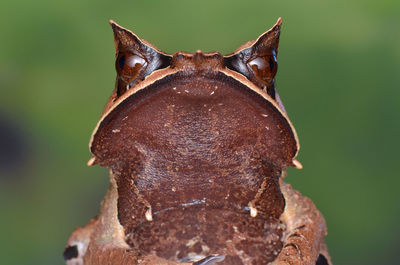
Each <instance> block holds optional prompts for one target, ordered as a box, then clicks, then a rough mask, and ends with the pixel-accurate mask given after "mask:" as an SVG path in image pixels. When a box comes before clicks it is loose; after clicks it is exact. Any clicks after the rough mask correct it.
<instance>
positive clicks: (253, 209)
mask: <svg viewBox="0 0 400 265" xmlns="http://www.w3.org/2000/svg"><path fill="white" fill-rule="evenodd" d="M249 208H250V216H251V217H253V218H254V217H256V216H257V209H256V208H254V207H253V206H250V207H249Z"/></svg>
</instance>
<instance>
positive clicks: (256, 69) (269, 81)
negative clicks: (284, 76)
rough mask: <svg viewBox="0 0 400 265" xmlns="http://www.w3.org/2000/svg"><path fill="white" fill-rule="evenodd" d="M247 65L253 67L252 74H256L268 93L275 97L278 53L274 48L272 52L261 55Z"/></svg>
mask: <svg viewBox="0 0 400 265" xmlns="http://www.w3.org/2000/svg"><path fill="white" fill-rule="evenodd" d="M247 67H248V68H250V69H251V74H252V75H254V76H255V77H256V78H257V79H258V81H260V83H261V84H262V86H263V87H265V89H266V90H267V93H268V94H269V95H270V96H271V97H272V98H275V80H274V78H275V75H276V72H277V70H278V63H277V59H276V53H275V51H274V50H273V52H272V54H270V55H266V56H259V57H256V58H254V59H251V60H249V61H248V62H247Z"/></svg>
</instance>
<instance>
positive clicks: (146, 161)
mask: <svg viewBox="0 0 400 265" xmlns="http://www.w3.org/2000/svg"><path fill="white" fill-rule="evenodd" d="M280 26H281V21H280V20H278V22H277V24H276V25H275V26H274V27H273V28H272V29H271V30H269V31H268V32H266V33H264V34H263V35H262V36H260V37H259V38H258V39H257V40H256V41H254V42H249V43H247V44H245V45H243V46H242V47H241V48H239V49H238V50H236V51H235V53H233V54H230V55H227V56H222V55H221V54H219V53H218V52H213V53H206V54H204V53H202V52H200V51H198V52H196V53H194V54H191V53H185V52H177V53H175V54H173V55H167V54H165V53H163V52H161V51H159V50H158V49H156V48H155V47H154V46H152V45H151V44H149V43H147V42H146V41H142V40H140V39H139V38H138V37H137V36H136V35H134V34H133V33H131V32H130V31H128V30H126V29H123V28H121V27H119V26H118V25H116V24H115V23H113V22H112V27H113V30H114V36H115V43H116V52H117V62H116V67H117V72H118V74H121V75H122V76H123V77H121V76H120V75H118V77H117V82H116V88H115V90H114V92H113V94H112V96H111V98H110V100H109V102H108V103H107V105H106V107H105V110H104V112H103V115H102V117H101V119H100V121H99V123H98V125H97V127H96V129H95V131H94V134H93V136H92V139H91V143H90V148H91V152H92V153H93V155H94V157H93V158H92V159H91V160H90V162H89V163H90V164H91V165H92V164H100V165H101V166H104V167H107V168H109V169H110V188H109V190H108V192H107V194H106V197H105V199H104V201H103V204H102V209H101V213H100V215H99V216H98V217H96V218H95V219H93V220H92V221H91V222H90V223H89V224H88V225H87V226H86V227H84V228H78V229H76V230H75V231H74V233H73V234H72V235H71V237H70V239H69V241H68V244H67V246H78V250H79V251H78V253H79V255H78V256H77V257H73V258H71V259H69V260H67V264H68V265H73V264H74V265H79V264H87V265H90V264H196V265H211V264H214V261H218V264H231V265H235V264H237V265H241V264H252V265H257V264H275V265H278V264H279V265H283V264H295V265H300V264H309V265H311V264H312V265H315V264H316V265H322V264H331V262H330V257H329V254H328V252H327V249H326V245H325V243H324V236H325V235H326V225H325V221H324V218H323V217H322V215H321V214H320V212H319V211H318V210H317V209H316V207H315V206H314V204H313V203H312V201H311V200H310V199H308V198H305V197H303V196H301V195H300V193H298V192H297V191H294V190H293V189H292V188H291V187H290V185H288V184H285V183H284V182H283V180H282V179H283V177H282V176H283V175H284V170H285V169H286V168H287V167H289V166H297V165H298V162H297V161H296V160H295V157H296V155H297V152H298V149H299V145H298V140H297V135H296V132H295V130H294V128H293V126H292V125H291V123H290V121H289V118H288V117H287V115H286V112H285V110H284V108H283V105H282V103H281V102H280V100H279V96H278V94H277V93H276V90H275V73H276V69H277V65H276V55H277V51H278V41H279V34H280ZM132 56H133V57H132ZM135 56H136V57H135ZM137 56H139V57H140V58H141V59H140V60H139V61H140V65H138V64H136V65H135V66H133V65H132V66H131V67H134V68H126V67H129V66H127V65H128V63H129V62H128V63H126V62H127V61H128V60H129V58H138V57H137ZM130 73H131V74H132V78H131V79H129V74H130ZM127 80H129V81H127ZM255 211H256V214H255ZM210 255H215V257H217V255H224V256H223V260H222V261H221V259H222V258H213V257H212V256H210ZM321 255H322V256H321ZM206 257H208V258H206ZM317 260H318V261H317Z"/></svg>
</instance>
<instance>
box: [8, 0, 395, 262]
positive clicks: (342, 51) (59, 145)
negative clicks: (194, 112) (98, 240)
mask: <svg viewBox="0 0 400 265" xmlns="http://www.w3.org/2000/svg"><path fill="white" fill-rule="evenodd" d="M279 16H281V17H282V18H283V29H282V35H281V45H280V48H279V56H278V58H279V72H278V76H277V85H278V90H279V93H280V95H281V98H282V100H283V102H284V104H285V106H286V109H287V111H288V113H289V116H290V118H291V120H292V122H293V123H294V125H295V127H296V129H297V131H298V134H299V137H300V143H301V146H302V148H301V150H300V153H299V156H298V159H299V160H300V161H301V162H302V163H303V165H304V169H303V170H301V171H299V170H295V169H289V170H288V171H289V172H288V177H287V179H286V180H287V181H288V182H290V183H292V184H293V185H294V187H295V188H296V189H298V190H300V191H301V192H302V193H303V194H305V195H307V196H309V197H311V198H312V199H313V201H314V202H315V203H316V205H317V206H318V208H319V209H320V210H321V211H322V212H323V214H324V216H325V217H326V220H327V223H328V230H329V236H328V237H327V242H328V245H329V249H330V253H331V255H332V259H333V262H334V264H336V265H341V264H364V265H367V264H371V265H372V264H398V257H397V256H398V254H397V252H398V248H399V244H400V225H399V223H400V204H399V199H398V194H399V192H398V186H399V184H400V178H399V176H398V175H399V174H398V173H397V170H398V169H397V167H398V164H399V163H400V162H399V159H398V155H397V154H398V152H399V147H400V146H399V140H398V136H399V133H400V126H399V113H400V112H399V111H400V100H399V97H400V89H399V85H398V84H399V81H400V35H399V28H400V2H399V1H398V0H393V1H390V0H384V1H377V0H375V1H370V0H367V1H361V0H359V1H348V0H337V1H321V0H314V1H311V0H306V1H298V0H288V1H253V0H252V1H228V0H224V1H218V0H214V1H204V0H203V1H188V0H186V1H166V0H164V1H108V2H106V1H79V0H69V1H54V0H52V1H39V0H37V1H11V0H6V1H4V0H3V1H2V2H1V4H0V88H1V96H0V125H1V135H2V138H1V140H0V143H1V145H2V146H0V154H1V156H0V158H1V161H0V162H1V167H0V176H1V178H0V260H1V264H7V265H17V264H18V265H20V264H49V265H54V264H63V261H62V258H61V254H62V251H63V248H64V245H65V243H66V240H67V238H68V236H69V234H70V233H71V232H72V230H73V229H74V227H75V226H79V225H84V224H86V223H87V222H88V221H89V219H90V218H91V217H93V216H94V215H96V214H97V213H98V208H99V204H100V201H101V198H102V197H103V195H104V193H105V190H106V187H107V184H108V179H107V172H106V169H103V168H100V167H91V168H89V167H86V161H87V160H88V159H89V157H90V154H89V151H88V141H89V137H90V134H91V132H92V129H93V128H94V126H95V124H96V122H97V120H98V118H99V116H100V112H101V111H102V108H103V106H104V104H105V102H106V100H107V98H108V96H109V94H110V93H111V90H112V89H113V86H114V80H115V72H114V71H115V70H114V42H113V36H112V32H111V29H110V27H109V25H108V23H107V21H108V19H114V20H116V21H117V22H118V23H119V24H121V25H123V26H125V27H127V28H130V29H131V30H132V31H134V32H135V33H136V34H138V35H139V36H140V37H143V38H145V39H147V40H149V41H150V42H152V43H154V44H156V46H157V47H159V48H160V49H162V50H164V51H166V52H171V53H172V52H175V51H177V50H185V51H195V50H197V49H201V50H203V51H213V50H218V51H220V52H222V53H229V52H231V51H233V50H234V49H236V48H237V47H238V46H239V45H240V44H242V43H243V42H245V41H247V40H250V39H254V38H256V37H257V36H258V35H259V34H261V33H262V32H264V31H265V30H267V29H269V28H270V27H271V26H272V25H273V24H274V23H275V21H276V19H277V18H278V17H279ZM7 146H8V147H7Z"/></svg>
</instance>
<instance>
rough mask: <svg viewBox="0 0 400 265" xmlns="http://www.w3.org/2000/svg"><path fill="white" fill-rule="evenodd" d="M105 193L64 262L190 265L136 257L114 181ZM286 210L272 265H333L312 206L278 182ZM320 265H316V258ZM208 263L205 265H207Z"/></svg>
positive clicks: (320, 218) (323, 229) (323, 226)
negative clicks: (77, 247)
mask: <svg viewBox="0 0 400 265" xmlns="http://www.w3.org/2000/svg"><path fill="white" fill-rule="evenodd" d="M110 179H111V184H110V187H109V189H108V191H107V194H106V196H105V198H104V201H103V203H102V207H101V213H100V215H99V216H98V217H97V218H95V219H93V220H91V221H90V222H89V224H87V225H86V226H85V227H83V228H77V229H76V230H75V231H74V232H73V233H72V235H71V236H70V238H69V240H68V243H67V246H74V245H77V244H80V245H82V250H81V253H79V256H78V257H76V258H73V259H70V260H68V261H67V265H82V264H85V265H98V264H125V265H136V264H144V265H147V264H148V265H155V264H159V265H163V264H168V265H178V264H179V265H192V263H178V262H173V261H169V260H165V259H162V258H159V257H157V256H155V255H144V256H141V257H138V255H137V253H136V252H134V251H131V250H130V248H129V246H128V245H127V244H126V243H125V235H124V233H123V228H122V226H121V225H120V224H119V222H118V219H117V199H118V193H117V187H116V184H115V181H114V180H113V179H114V178H113V177H111V178H110ZM280 187H281V189H282V192H283V194H284V197H285V201H286V207H285V211H284V213H283V214H282V216H281V220H282V222H283V223H284V224H286V231H285V235H284V240H283V242H284V246H283V249H282V251H281V252H280V253H279V255H278V257H277V258H276V260H275V261H273V262H272V263H270V264H271V265H289V264H290V265H324V264H329V265H332V263H331V261H330V256H329V253H328V251H327V248H326V245H325V242H324V236H325V235H326V224H325V220H324V218H323V216H322V215H321V213H320V212H319V211H318V210H317V208H316V207H315V205H314V203H313V202H312V201H311V200H310V199H309V198H307V197H304V196H302V195H301V194H300V192H298V191H296V190H293V188H292V187H291V186H290V185H289V184H286V183H284V182H283V180H282V179H281V180H280ZM320 255H322V256H323V257H324V258H325V259H326V263H324V261H323V258H321V257H320V260H321V261H320V263H316V261H317V259H318V257H319V256H320ZM206 264H209V263H204V264H203V265H206Z"/></svg>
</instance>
